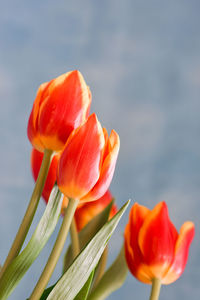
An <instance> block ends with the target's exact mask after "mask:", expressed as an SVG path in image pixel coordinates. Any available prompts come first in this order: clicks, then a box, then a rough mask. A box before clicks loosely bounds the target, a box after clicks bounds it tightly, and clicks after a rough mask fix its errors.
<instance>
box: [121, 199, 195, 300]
mask: <svg viewBox="0 0 200 300" xmlns="http://www.w3.org/2000/svg"><path fill="white" fill-rule="evenodd" d="M124 237H125V256H126V261H127V265H128V267H129V269H130V271H131V273H132V274H133V275H134V276H135V277H136V278H137V279H138V280H140V281H142V282H143V283H152V282H153V281H154V280H155V279H157V280H159V281H160V282H161V283H162V284H170V283H172V282H174V281H175V280H177V279H178V278H179V277H180V276H181V274H182V273H183V271H184V268H185V265H186V262H187V258H188V252H189V246H190V244H191V242H192V239H193V237H194V224H193V223H192V222H185V223H184V224H183V225H182V227H181V229H180V233H178V232H177V230H176V228H175V227H174V225H173V224H172V222H171V221H170V219H169V216H168V209H167V205H166V204H165V202H161V203H159V204H157V205H156V206H155V207H154V208H153V209H152V210H149V209H148V208H146V207H144V206H141V205H139V204H137V203H135V204H134V205H133V207H132V209H131V211H130V216H129V222H128V224H127V226H126V229H125V233H124ZM151 299H157V298H153V297H152V298H151Z"/></svg>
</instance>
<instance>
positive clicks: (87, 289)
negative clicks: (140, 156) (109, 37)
mask: <svg viewBox="0 0 200 300" xmlns="http://www.w3.org/2000/svg"><path fill="white" fill-rule="evenodd" d="M91 99H92V97H91V92H90V89H89V87H88V86H87V84H86V82H85V80H84V78H83V76H82V75H81V73H80V72H79V71H76V70H75V71H71V72H68V73H66V74H63V75H60V76H59V77H57V78H55V79H52V80H51V81H49V82H45V83H43V84H41V85H40V87H39V89H38V92H37V95H36V99H35V101H34V103H33V107H32V111H31V114H30V117H29V121H28V128H27V134H28V138H29V140H30V142H31V144H32V146H33V148H32V152H31V169H32V175H33V178H34V180H35V182H36V183H35V187H34V189H33V193H32V196H31V198H30V202H29V204H28V207H27V210H26V212H25V215H24V218H23V220H22V223H21V225H20V227H19V230H18V232H17V235H16V237H15V240H14V242H13V244H12V246H11V249H10V251H9V253H8V256H7V258H6V260H5V262H4V265H3V266H2V268H0V299H4V300H6V299H7V297H8V296H9V295H10V294H11V292H12V291H13V289H14V288H15V287H16V286H17V284H18V283H19V281H20V280H21V279H22V277H23V275H24V274H25V273H26V271H27V270H28V269H29V268H30V266H31V264H32V263H33V262H34V260H35V259H36V258H37V256H38V255H39V253H40V252H41V251H42V249H43V247H44V246H45V244H46V243H47V241H48V239H49V237H50V236H51V234H52V233H53V231H54V229H55V227H56V224H57V222H58V219H59V216H60V215H62V223H61V226H60V229H59V232H58V234H57V238H56V241H55V243H54V246H53V248H52V251H51V254H50V256H49V258H48V260H47V263H46V266H45V267H44V269H43V272H42V274H41V276H40V278H39V280H38V282H37V284H36V286H35V287H34V289H33V291H32V294H31V295H30V296H29V300H39V299H43V298H44V299H50V300H53V299H58V298H59V299H61V298H62V299H77V297H78V298H79V299H80V297H81V299H82V297H83V298H84V299H85V300H86V299H87V300H93V299H105V298H106V297H107V296H109V294H110V293H111V292H112V291H114V290H116V289H117V288H119V287H120V286H121V285H122V284H123V283H124V280H125V278H126V275H127V270H128V268H129V270H130V272H131V273H132V274H133V276H135V277H136V278H137V279H138V280H139V281H141V282H143V283H147V284H152V291H151V296H150V300H158V296H159V291H160V286H161V284H170V283H172V282H174V281H176V280H177V279H178V278H179V277H180V276H181V274H182V273H183V271H184V268H185V266H186V263H187V258H188V253H189V247H190V245H191V242H192V240H193V237H194V224H193V223H192V222H185V223H184V224H183V225H182V227H181V229H180V233H178V232H177V230H176V228H175V226H174V225H173V224H172V222H171V221H170V219H169V216H168V208H167V205H166V203H165V202H161V203H159V204H157V205H156V206H155V207H154V208H153V209H152V210H150V209H148V208H146V207H145V206H141V205H139V204H137V203H135V204H134V205H133V207H132V208H131V211H130V216H129V221H128V224H127V225H126V228H125V232H124V244H123V245H122V249H121V251H120V253H119V255H118V257H117V258H116V260H115V261H114V262H113V264H112V266H111V267H110V268H109V269H108V270H107V271H105V268H106V262H107V253H108V247H107V243H108V241H109V238H110V236H111V234H112V233H113V231H114V229H115V227H116V225H117V224H118V222H119V220H120V218H121V216H122V215H123V213H124V211H125V210H126V208H127V206H128V204H129V202H130V201H127V203H126V204H125V205H124V206H123V207H122V208H121V209H119V211H118V209H117V206H116V205H115V204H114V198H113V196H112V194H111V192H110V190H109V186H110V183H111V181H112V178H113V174H114V170H115V165H116V161H117V157H118V152H119V147H120V140H119V136H118V134H117V132H116V131H115V130H111V133H110V135H109V134H108V132H107V130H106V128H104V127H102V126H101V124H100V122H99V121H98V119H97V116H96V114H95V113H93V114H91V115H90V105H91ZM41 196H43V198H44V200H45V202H46V204H47V207H46V209H45V211H44V214H43V216H42V218H41V219H40V221H39V223H38V225H37V228H36V230H35V231H34V233H33V235H32V237H31V239H30V240H29V242H28V243H27V245H26V246H25V247H24V249H23V251H21V249H22V246H23V244H24V241H25V239H26V236H27V233H28V231H29V228H30V226H31V223H32V220H33V218H34V215H35V212H36V210H37V207H38V203H39V200H40V198H41ZM69 231H70V236H71V246H70V247H69V248H68V250H67V252H66V254H65V258H64V264H63V276H62V277H61V279H59V280H58V281H57V283H56V284H55V285H53V286H51V287H49V288H48V289H46V290H45V288H46V286H47V284H48V282H49V279H50V277H51V275H52V273H53V271H54V269H55V266H56V264H57V262H58V259H59V257H60V255H61V253H62V250H63V247H64V245H65V242H66V239H67V234H68V232H69ZM127 266H128V268H127ZM94 270H95V272H94ZM94 274H95V276H94V277H93V275H94Z"/></svg>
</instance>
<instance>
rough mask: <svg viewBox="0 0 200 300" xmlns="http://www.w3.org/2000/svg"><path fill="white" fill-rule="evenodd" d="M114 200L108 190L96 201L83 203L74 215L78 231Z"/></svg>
mask: <svg viewBox="0 0 200 300" xmlns="http://www.w3.org/2000/svg"><path fill="white" fill-rule="evenodd" d="M112 199H113V196H112V194H111V193H110V192H109V190H108V191H107V192H106V193H105V194H104V195H103V196H102V197H101V198H99V199H97V200H96V201H91V202H87V203H83V204H82V205H81V206H78V207H77V209H76V212H75V215H74V217H75V220H76V225H77V229H78V231H80V230H81V229H82V228H83V227H84V226H85V225H86V224H87V223H89V221H91V220H92V218H94V217H95V216H96V215H97V214H98V213H100V212H101V211H103V209H104V208H105V207H106V206H107V205H108V204H109V203H110V202H111V201H112ZM81 203H82V202H81ZM113 207H114V206H112V208H113ZM111 212H112V209H111V211H110V215H111ZM115 212H116V211H115ZM113 215H114V214H113ZM113 215H112V216H113Z"/></svg>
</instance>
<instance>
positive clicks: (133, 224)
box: [124, 203, 152, 283]
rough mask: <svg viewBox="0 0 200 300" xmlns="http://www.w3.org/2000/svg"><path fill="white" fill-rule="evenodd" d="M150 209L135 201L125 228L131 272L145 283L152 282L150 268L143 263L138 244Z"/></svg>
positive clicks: (127, 255)
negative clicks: (141, 229)
mask: <svg viewBox="0 0 200 300" xmlns="http://www.w3.org/2000/svg"><path fill="white" fill-rule="evenodd" d="M149 212H150V210H149V209H148V208H146V207H145V206H142V205H139V204H138V203H135V204H134V205H133V207H132V208H131V211H130V216H129V223H128V224H127V226H126V229H125V234H124V238H125V255H126V261H127V264H128V266H129V269H130V271H131V273H132V274H133V275H134V276H135V277H136V278H137V279H138V280H140V281H142V282H144V283H151V279H152V277H151V274H150V272H149V269H148V267H147V266H145V264H144V263H143V257H142V253H141V251H140V248H139V245H138V235H139V232H140V228H141V226H142V224H143V223H144V220H145V218H146V217H147V215H148V213H149Z"/></svg>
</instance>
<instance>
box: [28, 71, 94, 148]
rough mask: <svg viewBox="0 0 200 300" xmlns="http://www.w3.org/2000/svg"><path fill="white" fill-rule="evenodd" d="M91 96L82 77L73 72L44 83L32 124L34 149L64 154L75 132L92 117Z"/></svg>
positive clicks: (37, 100)
mask: <svg viewBox="0 0 200 300" xmlns="http://www.w3.org/2000/svg"><path fill="white" fill-rule="evenodd" d="M90 104H91V93H90V90H89V88H88V87H87V85H86V83H85V81H84V79H83V77H82V75H81V73H80V72H79V71H72V72H68V73H66V74H63V75H60V76H59V77H57V78H55V79H53V80H51V81H49V82H46V83H43V84H42V85H41V86H40V87H39V89H38V93H37V96H36V99H35V101H34V104H33V108H32V111H31V115H30V117H29V122H28V129H27V133H28V138H29V140H30V142H31V143H32V145H33V147H34V148H36V149H37V150H39V151H44V149H48V150H53V151H60V150H62V148H63V146H64V145H65V143H66V141H67V138H68V137H69V135H70V134H71V132H72V131H73V130H74V129H75V128H77V127H78V126H80V125H81V124H83V123H84V122H85V120H86V119H87V117H88V114H89V109H90Z"/></svg>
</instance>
